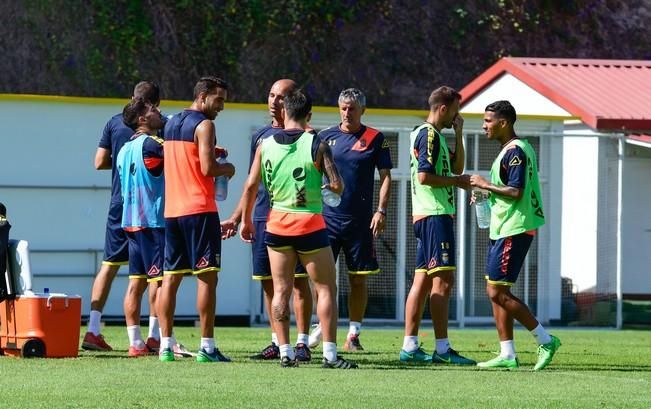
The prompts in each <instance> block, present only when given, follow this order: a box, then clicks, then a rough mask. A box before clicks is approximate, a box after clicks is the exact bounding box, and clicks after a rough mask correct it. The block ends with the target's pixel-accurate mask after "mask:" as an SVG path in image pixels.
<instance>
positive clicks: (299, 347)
mask: <svg viewBox="0 0 651 409" xmlns="http://www.w3.org/2000/svg"><path fill="white" fill-rule="evenodd" d="M294 353H295V354H296V360H297V361H298V362H310V361H311V360H312V352H310V348H309V347H308V346H307V345H305V344H303V343H302V342H301V343H300V344H296V346H295V347H294ZM281 366H282V365H281Z"/></svg>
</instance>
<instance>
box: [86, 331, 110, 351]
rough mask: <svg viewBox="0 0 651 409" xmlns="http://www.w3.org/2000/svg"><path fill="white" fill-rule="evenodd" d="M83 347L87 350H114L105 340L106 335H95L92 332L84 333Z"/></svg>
mask: <svg viewBox="0 0 651 409" xmlns="http://www.w3.org/2000/svg"><path fill="white" fill-rule="evenodd" d="M81 347H82V348H83V349H85V350H87V351H113V348H111V346H110V345H109V344H107V343H106V341H104V335H102V334H98V335H95V334H93V333H92V332H87V333H86V335H84V341H83V342H82V343H81Z"/></svg>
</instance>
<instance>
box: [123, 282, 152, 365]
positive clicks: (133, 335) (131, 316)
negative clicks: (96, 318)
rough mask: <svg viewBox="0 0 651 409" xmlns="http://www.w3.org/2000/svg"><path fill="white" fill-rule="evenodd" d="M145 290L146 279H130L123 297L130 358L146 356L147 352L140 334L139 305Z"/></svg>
mask: <svg viewBox="0 0 651 409" xmlns="http://www.w3.org/2000/svg"><path fill="white" fill-rule="evenodd" d="M146 288H147V279H146V278H144V277H143V278H132V279H130V280H129V285H128V286H127V291H126V294H125V296H124V318H125V320H126V323H127V335H128V336H129V356H132V357H137V356H143V355H147V354H148V352H149V351H148V350H147V348H146V346H145V341H144V340H143V339H142V333H141V332H140V307H141V305H140V304H141V300H142V296H143V294H144V293H145V289H146Z"/></svg>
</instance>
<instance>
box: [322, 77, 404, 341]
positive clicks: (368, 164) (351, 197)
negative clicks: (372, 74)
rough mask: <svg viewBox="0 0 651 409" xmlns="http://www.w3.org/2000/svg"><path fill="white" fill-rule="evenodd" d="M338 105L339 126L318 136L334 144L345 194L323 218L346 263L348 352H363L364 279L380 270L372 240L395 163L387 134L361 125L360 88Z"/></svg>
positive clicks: (384, 209) (384, 208)
mask: <svg viewBox="0 0 651 409" xmlns="http://www.w3.org/2000/svg"><path fill="white" fill-rule="evenodd" d="M338 104H339V115H340V117H341V123H340V124H339V125H336V126H333V127H330V128H327V129H324V130H323V131H321V132H319V137H320V138H321V140H322V141H323V142H325V143H327V144H328V145H329V146H330V149H331V150H332V156H333V157H334V160H335V164H336V165H337V169H339V172H340V173H341V177H342V179H343V181H344V184H345V185H346V190H345V191H344V194H343V195H342V197H341V203H340V204H339V206H337V207H331V206H327V205H325V206H324V207H323V218H324V219H325V221H326V225H327V227H328V236H329V238H330V246H331V247H332V252H333V254H334V257H335V259H337V257H338V256H339V252H340V250H342V249H343V251H344V254H345V255H346V264H347V265H348V282H349V283H350V294H349V296H348V315H349V319H350V325H349V328H348V336H347V337H346V343H345V344H344V350H346V351H362V350H364V348H363V347H362V344H361V343H360V341H359V334H360V331H361V329H362V320H363V318H364V313H365V312H366V304H367V302H368V286H367V280H366V278H367V277H368V276H369V275H374V274H377V273H379V272H380V268H379V266H378V263H377V259H376V257H375V244H374V242H373V238H374V237H378V236H379V235H380V234H381V233H382V232H383V231H384V225H385V220H386V214H387V207H388V203H389V197H390V193H391V168H392V167H393V164H392V163H391V152H390V150H389V143H388V141H386V140H385V139H384V135H383V134H382V133H381V132H380V131H378V130H376V129H373V128H371V127H368V126H365V125H363V124H362V121H361V119H362V115H363V114H364V110H365V109H366V96H365V95H364V93H362V91H360V90H358V89H356V88H349V89H345V90H343V91H341V93H340V94H339V100H338ZM375 169H377V170H378V172H379V174H380V193H379V198H378V207H377V209H376V210H375V212H374V211H373V187H374V183H375ZM319 333H320V327H318V326H317V327H316V328H315V329H314V330H313V331H312V334H311V345H316V344H318V342H319V336H318V335H319Z"/></svg>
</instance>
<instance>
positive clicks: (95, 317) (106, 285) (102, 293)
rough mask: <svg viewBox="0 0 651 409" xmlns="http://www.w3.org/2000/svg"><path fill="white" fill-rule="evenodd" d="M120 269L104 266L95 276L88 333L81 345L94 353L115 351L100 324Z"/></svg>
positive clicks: (113, 266) (117, 265)
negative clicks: (102, 331) (102, 332)
mask: <svg viewBox="0 0 651 409" xmlns="http://www.w3.org/2000/svg"><path fill="white" fill-rule="evenodd" d="M120 267H121V266H120V265H119V264H102V266H101V267H100V269H99V271H98V272H97V276H95V280H94V281H93V288H92V290H91V296H90V297H91V298H90V315H89V318H88V332H86V335H85V336H84V341H83V343H82V345H81V347H82V348H83V349H87V350H93V351H111V350H112V349H113V348H111V346H110V345H109V344H107V343H106V341H104V337H103V336H102V335H101V334H100V322H101V320H102V311H103V310H104V305H106V300H107V298H108V296H109V292H110V291H111V284H112V283H113V279H114V278H115V276H116V275H117V273H118V270H119V269H120Z"/></svg>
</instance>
